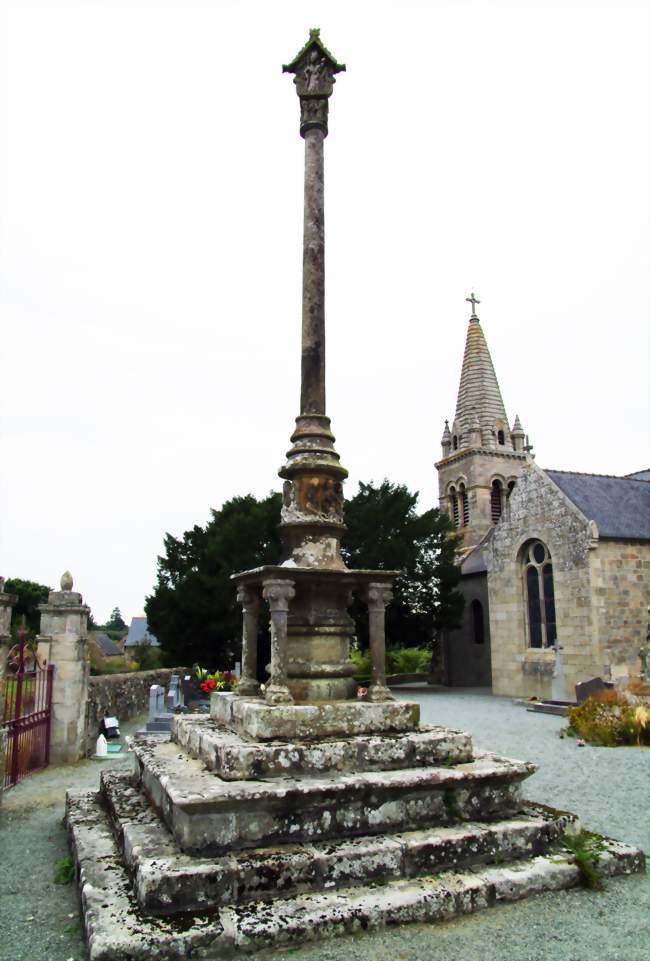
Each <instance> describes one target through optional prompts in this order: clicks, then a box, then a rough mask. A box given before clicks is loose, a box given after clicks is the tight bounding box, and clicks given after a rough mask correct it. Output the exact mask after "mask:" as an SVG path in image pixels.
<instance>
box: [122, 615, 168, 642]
mask: <svg viewBox="0 0 650 961" xmlns="http://www.w3.org/2000/svg"><path fill="white" fill-rule="evenodd" d="M143 641H144V643H148V644H151V646H152V647H160V641H159V640H158V638H157V637H154V635H153V634H152V633H151V631H150V630H149V627H148V625H147V618H146V617H132V618H131V623H130V624H129V633H128V634H127V635H126V640H125V642H124V646H125V647H135V645H136V644H142V643H143Z"/></svg>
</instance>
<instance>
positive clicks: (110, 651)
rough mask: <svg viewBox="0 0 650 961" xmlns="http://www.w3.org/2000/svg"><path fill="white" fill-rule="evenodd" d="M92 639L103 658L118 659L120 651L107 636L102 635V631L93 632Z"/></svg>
mask: <svg viewBox="0 0 650 961" xmlns="http://www.w3.org/2000/svg"><path fill="white" fill-rule="evenodd" d="M93 638H94V640H95V643H96V644H97V646H98V647H99V649H100V650H101V652H102V654H103V655H104V656H105V657H119V656H120V655H121V653H122V651H121V650H120V649H119V647H118V646H117V644H116V643H115V641H114V640H112V639H111V638H110V637H109V636H108V634H104V633H103V632H102V631H95V633H94V634H93Z"/></svg>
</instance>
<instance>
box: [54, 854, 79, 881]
mask: <svg viewBox="0 0 650 961" xmlns="http://www.w3.org/2000/svg"><path fill="white" fill-rule="evenodd" d="M74 875H75V867H74V861H73V860H72V858H71V857H69V856H66V857H64V858H61V860H60V861H59V863H58V864H57V866H56V871H55V872H54V883H55V884H72V882H73V881H74Z"/></svg>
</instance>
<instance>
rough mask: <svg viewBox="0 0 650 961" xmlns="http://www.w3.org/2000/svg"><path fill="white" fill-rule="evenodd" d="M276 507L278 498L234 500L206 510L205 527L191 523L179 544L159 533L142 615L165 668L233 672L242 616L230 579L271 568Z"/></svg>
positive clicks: (275, 556) (275, 554) (276, 554)
mask: <svg viewBox="0 0 650 961" xmlns="http://www.w3.org/2000/svg"><path fill="white" fill-rule="evenodd" d="M280 504H281V497H280V495H279V494H269V496H268V497H266V498H264V499H263V500H257V498H255V497H253V496H252V495H251V494H248V495H247V496H245V497H234V498H233V499H232V500H229V501H226V503H225V504H224V505H223V507H222V508H221V509H220V510H213V511H211V515H212V516H211V519H210V521H209V522H208V524H207V525H206V527H205V528H202V527H199V526H198V525H197V526H195V527H194V528H192V530H191V531H186V532H185V533H184V534H183V537H182V538H176V537H173V536H172V535H171V534H166V535H165V541H164V543H165V554H164V556H162V557H159V558H158V574H157V583H156V587H155V589H154V591H153V593H152V594H151V596H150V597H148V598H147V600H146V603H145V613H146V615H147V623H148V625H149V627H150V629H151V631H152V632H153V633H154V634H155V636H156V637H157V638H158V640H159V641H160V644H161V647H162V649H163V651H164V653H165V658H166V660H167V662H168V663H172V662H173V663H175V664H183V665H186V666H189V665H191V664H192V663H193V662H195V661H198V662H199V663H203V664H208V665H209V666H210V667H211V668H212V667H217V668H229V667H232V663H233V660H234V659H235V656H236V655H238V651H239V646H240V643H241V641H240V635H241V611H240V610H239V608H238V606H237V603H236V596H235V594H236V592H235V589H234V586H233V584H232V582H231V580H230V577H231V575H232V574H235V573H237V572H238V571H245V570H248V569H250V568H252V567H260V566H261V565H262V564H277V563H278V561H279V558H280V539H279V535H278V529H277V527H278V522H279V519H280ZM264 627H265V625H264V624H263V623H262V624H261V628H262V630H263V631H264ZM260 660H261V661H262V662H263V663H266V661H265V660H264V657H263V656H262V657H261V658H260Z"/></svg>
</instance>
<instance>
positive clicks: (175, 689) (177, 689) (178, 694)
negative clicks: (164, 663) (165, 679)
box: [167, 674, 183, 711]
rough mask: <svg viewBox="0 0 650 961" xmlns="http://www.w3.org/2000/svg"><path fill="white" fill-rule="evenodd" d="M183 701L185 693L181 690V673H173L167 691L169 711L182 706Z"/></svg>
mask: <svg viewBox="0 0 650 961" xmlns="http://www.w3.org/2000/svg"><path fill="white" fill-rule="evenodd" d="M182 703H183V695H182V691H181V679H180V675H178V674H172V676H171V677H170V679H169V690H168V691H167V709H168V710H169V711H174V709H175V708H177V707H180V705H181V704H182Z"/></svg>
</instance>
